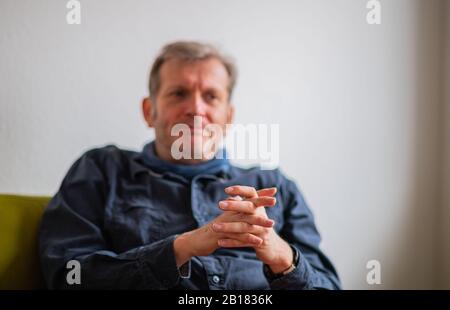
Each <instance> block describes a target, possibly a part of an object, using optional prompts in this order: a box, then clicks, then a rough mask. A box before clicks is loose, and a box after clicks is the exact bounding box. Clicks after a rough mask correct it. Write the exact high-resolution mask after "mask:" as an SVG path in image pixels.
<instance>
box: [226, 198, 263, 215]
mask: <svg viewBox="0 0 450 310" xmlns="http://www.w3.org/2000/svg"><path fill="white" fill-rule="evenodd" d="M219 208H220V209H222V210H224V211H235V212H242V213H247V214H252V213H254V212H255V208H256V206H255V205H254V204H253V202H251V201H245V200H244V201H236V200H234V201H233V200H222V201H220V202H219Z"/></svg>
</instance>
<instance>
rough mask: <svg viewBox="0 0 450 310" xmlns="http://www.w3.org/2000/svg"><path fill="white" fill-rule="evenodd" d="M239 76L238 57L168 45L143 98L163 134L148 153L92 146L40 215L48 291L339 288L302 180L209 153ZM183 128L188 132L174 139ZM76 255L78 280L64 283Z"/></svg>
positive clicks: (192, 45) (150, 120)
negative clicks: (235, 60)
mask: <svg viewBox="0 0 450 310" xmlns="http://www.w3.org/2000/svg"><path fill="white" fill-rule="evenodd" d="M235 81H236V69H235V67H234V65H233V63H232V62H231V61H230V60H229V59H228V58H226V57H225V56H223V55H222V54H221V53H220V52H219V51H218V50H217V49H216V48H214V47H213V46H210V45H206V44H201V43H197V42H175V43H172V44H169V45H166V46H165V47H164V48H163V50H162V52H161V54H160V55H159V56H158V57H157V59H156V60H155V62H154V64H153V67H152V70H151V73H150V83H149V88H150V96H149V97H148V98H145V99H144V100H143V104H142V110H143V114H144V118H145V120H146V122H147V124H148V126H149V127H152V128H154V129H155V141H153V142H151V143H149V144H147V145H146V146H145V147H144V149H143V151H142V152H140V153H136V152H131V151H125V150H120V149H118V148H117V147H115V146H106V147H104V148H100V149H94V150H91V151H88V152H87V153H85V154H84V155H83V156H82V157H81V158H80V159H79V160H78V161H77V162H76V163H75V164H74V165H73V166H72V167H71V169H70V170H69V172H68V174H67V175H66V177H65V178H64V180H63V182H62V185H61V188H60V189H59V191H58V192H57V194H56V195H55V196H54V197H53V199H52V200H51V202H50V204H49V206H48V208H47V209H46V211H45V213H44V217H43V220H42V224H41V231H40V256H41V262H42V269H43V273H44V276H45V279H46V281H47V284H48V286H49V287H50V288H70V287H74V288H78V287H82V288H130V289H137V288H139V289H140V288H143V289H177V288H187V289H270V288H272V289H336V288H339V287H340V283H339V280H338V277H337V274H336V272H335V270H334V268H333V266H332V264H331V262H330V261H329V260H328V259H327V258H326V256H325V255H324V254H323V253H322V252H321V251H320V249H319V242H320V236H319V233H318V232H317V230H316V227H315V224H314V220H313V216H312V213H311V211H310V210H309V208H308V207H307V206H306V204H305V201H304V199H303V197H302V195H301V193H300V192H299V190H298V189H297V187H296V185H295V184H294V183H293V182H292V181H290V180H288V179H287V178H286V177H284V176H283V175H282V174H281V173H280V171H279V170H261V169H259V168H252V169H242V168H237V167H235V166H233V165H231V164H230V163H229V162H228V160H227V158H219V157H220V156H213V155H214V154H216V153H218V148H217V147H216V145H217V144H216V143H213V142H217V138H216V137H215V135H214V134H213V133H212V132H207V131H208V130H207V128H208V126H209V125H215V126H216V127H217V126H218V127H219V128H224V127H225V126H226V125H227V124H229V123H231V122H232V119H233V115H234V106H233V105H232V104H231V102H230V101H231V95H232V91H233V87H234V84H235ZM199 120H200V121H199ZM178 125H184V126H185V127H187V128H188V129H190V131H189V134H188V135H185V137H183V138H188V139H187V140H186V141H187V142H186V141H183V142H186V143H183V144H182V145H181V147H179V146H177V147H174V145H177V139H179V137H178V136H174V135H173V129H174V127H176V126H178ZM205 145H206V147H205ZM180 152H182V154H184V155H186V154H187V155H188V156H181V157H180V156H179V155H180V154H179V153H180ZM194 153H196V154H197V155H198V154H200V156H189V155H192V154H194ZM212 157H213V158H212ZM71 260H75V261H77V262H79V266H80V271H81V274H80V279H79V280H80V281H79V284H70V283H71V282H70V281H67V278H68V275H67V273H68V272H69V271H70V269H67V268H66V264H67V262H69V261H71ZM69 282H70V283H69Z"/></svg>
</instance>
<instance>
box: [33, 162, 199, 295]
mask: <svg viewBox="0 0 450 310" xmlns="http://www.w3.org/2000/svg"><path fill="white" fill-rule="evenodd" d="M107 187H108V184H107V182H106V180H105V177H104V174H103V172H102V171H101V169H100V168H99V165H97V164H96V162H95V160H94V159H93V158H91V157H90V156H88V155H86V154H85V155H84V156H82V157H81V158H80V159H79V160H78V161H77V162H76V163H75V164H74V165H73V166H72V167H71V169H70V170H69V172H68V174H67V175H66V177H65V178H64V180H63V182H62V184H61V187H60V189H59V191H58V192H57V193H56V195H55V196H54V197H53V199H52V200H51V201H50V203H49V205H48V207H47V209H46V210H45V212H44V215H43V218H42V222H41V226H40V233H39V254H40V259H41V266H42V271H43V275H44V278H45V280H46V283H47V286H48V287H49V288H51V289H72V288H73V289H82V288H89V289H98V288H100V289H108V288H110V289H112V288H115V289H117V288H119V289H120V288H123V289H125V288H126V289H167V288H171V287H173V286H175V285H176V284H177V283H178V281H179V280H180V271H179V270H178V268H177V266H176V261H175V253H174V247H173V241H174V239H175V237H176V236H170V237H167V238H165V239H162V240H159V241H157V242H154V243H151V244H147V245H143V246H141V247H136V248H133V249H130V250H128V251H126V252H123V253H116V252H114V251H111V249H110V248H109V247H108V240H107V234H105V232H104V229H103V222H104V218H105V212H107V211H106V210H105V201H106V199H107V191H108V188H107ZM70 260H76V261H78V262H79V265H80V284H69V282H70V281H67V277H68V273H69V271H71V269H68V268H67V267H66V266H67V262H69V261H70ZM188 267H190V265H188ZM183 268H184V269H183V270H187V271H189V269H186V267H183ZM184 275H186V273H185V274H184ZM70 283H71V282H70Z"/></svg>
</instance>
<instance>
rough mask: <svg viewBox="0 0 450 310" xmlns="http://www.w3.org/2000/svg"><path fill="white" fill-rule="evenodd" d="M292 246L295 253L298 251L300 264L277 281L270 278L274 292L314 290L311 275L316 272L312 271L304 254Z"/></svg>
mask: <svg viewBox="0 0 450 310" xmlns="http://www.w3.org/2000/svg"><path fill="white" fill-rule="evenodd" d="M291 246H292V248H293V249H295V251H297V255H298V262H297V265H296V266H295V269H294V270H292V271H291V272H290V273H288V274H286V275H284V276H280V277H277V278H276V279H270V278H268V280H269V283H270V287H271V289H274V290H281V289H283V290H286V289H288V290H289V289H291V290H305V289H312V288H313V286H312V285H311V282H312V281H311V275H312V274H313V273H314V271H313V270H312V267H311V266H310V265H309V263H308V261H307V260H306V258H305V257H304V256H303V254H302V253H301V252H300V251H299V250H298V249H297V248H296V247H294V246H293V245H291ZM266 277H267V276H266Z"/></svg>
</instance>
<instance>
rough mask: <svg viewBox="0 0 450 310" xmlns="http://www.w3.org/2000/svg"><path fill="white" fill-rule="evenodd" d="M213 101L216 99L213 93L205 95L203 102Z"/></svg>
mask: <svg viewBox="0 0 450 310" xmlns="http://www.w3.org/2000/svg"><path fill="white" fill-rule="evenodd" d="M215 99H217V96H216V95H215V94H213V93H207V94H206V95H205V100H206V101H208V102H210V101H213V100H215Z"/></svg>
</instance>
